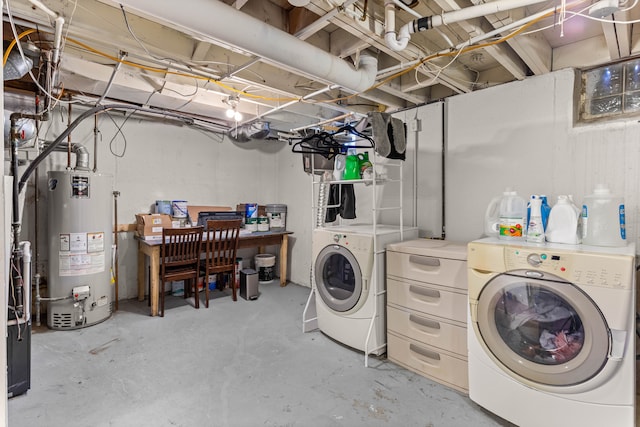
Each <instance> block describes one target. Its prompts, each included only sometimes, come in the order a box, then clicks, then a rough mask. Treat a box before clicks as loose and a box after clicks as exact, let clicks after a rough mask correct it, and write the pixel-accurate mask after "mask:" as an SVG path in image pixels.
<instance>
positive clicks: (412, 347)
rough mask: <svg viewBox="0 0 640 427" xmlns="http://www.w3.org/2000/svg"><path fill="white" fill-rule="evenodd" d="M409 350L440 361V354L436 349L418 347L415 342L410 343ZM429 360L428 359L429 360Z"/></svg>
mask: <svg viewBox="0 0 640 427" xmlns="http://www.w3.org/2000/svg"><path fill="white" fill-rule="evenodd" d="M409 350H411V351H412V352H414V353H416V354H418V355H420V356H423V357H426V358H427V359H431V360H433V361H435V362H439V361H440V355H439V354H438V353H436V352H435V351H431V350H427V349H425V348H422V347H418V346H417V345H415V344H409ZM427 362H428V361H427Z"/></svg>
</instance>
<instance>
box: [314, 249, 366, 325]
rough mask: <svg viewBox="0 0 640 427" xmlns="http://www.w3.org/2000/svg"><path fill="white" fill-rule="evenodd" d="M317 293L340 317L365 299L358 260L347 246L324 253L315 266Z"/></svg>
mask: <svg viewBox="0 0 640 427" xmlns="http://www.w3.org/2000/svg"><path fill="white" fill-rule="evenodd" d="M314 272H315V282H316V291H317V292H318V295H320V298H322V301H324V303H325V304H326V305H327V307H329V308H330V309H332V310H335V311H337V312H340V313H344V312H347V311H349V310H351V309H353V308H354V307H355V306H356V305H357V304H358V301H359V300H360V297H361V295H362V273H361V271H360V266H359V265H358V261H357V260H356V257H355V256H354V255H353V253H351V251H349V250H348V249H347V248H345V247H344V246H340V245H329V246H325V248H324V249H322V250H321V251H320V253H319V254H318V256H317V258H316V262H315V266H314Z"/></svg>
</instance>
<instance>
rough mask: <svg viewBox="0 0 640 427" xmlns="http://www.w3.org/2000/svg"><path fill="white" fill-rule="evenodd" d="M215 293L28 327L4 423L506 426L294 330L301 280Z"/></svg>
mask: <svg viewBox="0 0 640 427" xmlns="http://www.w3.org/2000/svg"><path fill="white" fill-rule="evenodd" d="M260 291H261V295H260V298H259V299H258V300H256V301H245V300H242V299H239V300H238V302H236V303H233V302H232V301H231V298H230V297H229V296H225V294H224V293H221V292H215V295H216V298H215V299H213V300H212V301H211V305H210V308H209V309H203V308H201V309H200V310H195V309H194V308H193V307H191V306H190V305H188V304H186V303H185V301H184V300H183V299H181V298H176V297H168V301H167V302H168V308H167V310H166V314H165V317H164V318H158V317H156V318H152V317H149V316H148V314H147V313H148V308H147V305H146V302H142V303H140V302H138V301H134V300H132V301H123V302H120V309H119V311H118V312H116V313H115V314H114V315H113V316H112V317H111V318H110V319H108V320H107V321H105V322H103V323H101V324H99V325H95V326H92V327H89V328H85V329H80V330H76V331H51V330H48V329H46V328H44V327H43V328H39V329H38V328H36V332H35V333H34V335H33V345H32V382H31V390H29V391H28V392H27V393H26V394H24V395H22V396H17V397H14V398H12V399H10V400H9V425H10V426H11V427H34V426H39V427H47V426H50V427H61V426H65V427H74V426H79V427H80V426H81V427H86V426H92V427H99V426H118V427H121V426H136V427H140V426H151V425H153V426H185V427H186V426H189V427H192V426H234V427H235V426H241V427H242V426H251V427H253V426H267V427H272V426H304V427H315V426H318V427H327V426H349V427H353V426H367V427H375V426H422V427H457V426H460V427H462V426H464V427H468V426H474V427H484V426H503V427H504V426H509V425H510V424H509V423H507V422H506V421H504V420H501V419H499V418H497V417H495V416H494V415H492V414H490V413H489V412H487V411H485V410H484V409H482V408H480V407H479V406H477V405H476V404H474V403H473V402H471V401H470V400H469V398H468V397H466V396H464V395H462V394H460V393H458V392H456V391H453V390H451V389H449V388H447V387H444V386H442V385H439V384H437V383H434V382H432V381H430V380H427V379H425V378H423V377H421V376H419V375H416V374H414V373H412V372H409V371H407V370H405V369H403V368H401V367H399V366H397V365H395V364H393V363H391V362H389V361H387V360H386V359H385V358H375V357H372V358H370V359H369V362H370V367H369V368H365V367H364V356H363V355H362V353H360V352H357V351H354V350H351V349H349V348H346V347H344V346H342V345H340V344H338V343H336V342H334V341H332V340H330V339H329V338H327V337H326V336H324V335H323V334H322V333H320V332H318V331H316V332H310V333H306V334H305V333H302V320H301V319H302V311H303V309H304V305H305V302H306V299H307V297H308V295H309V289H308V288H305V287H301V286H298V285H295V284H289V285H288V286H287V287H285V288H280V287H279V286H278V285H277V284H276V283H275V282H274V283H273V284H270V285H261V287H260Z"/></svg>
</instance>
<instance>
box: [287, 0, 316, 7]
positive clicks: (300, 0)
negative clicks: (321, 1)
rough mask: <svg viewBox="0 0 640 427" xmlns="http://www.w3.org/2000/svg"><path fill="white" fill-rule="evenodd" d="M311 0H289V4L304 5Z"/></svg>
mask: <svg viewBox="0 0 640 427" xmlns="http://www.w3.org/2000/svg"><path fill="white" fill-rule="evenodd" d="M310 2H311V0H289V4H291V5H292V6H296V7H304V6H306V5H308V4H309V3H310Z"/></svg>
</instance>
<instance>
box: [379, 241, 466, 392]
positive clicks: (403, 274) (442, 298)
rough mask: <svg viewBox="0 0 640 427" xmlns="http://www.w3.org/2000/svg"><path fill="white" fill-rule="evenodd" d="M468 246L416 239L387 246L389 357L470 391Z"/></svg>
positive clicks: (422, 373) (419, 371) (409, 367)
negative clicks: (468, 368) (468, 359)
mask: <svg viewBox="0 0 640 427" xmlns="http://www.w3.org/2000/svg"><path fill="white" fill-rule="evenodd" d="M466 259H467V248H466V244H463V243H454V242H447V241H442V240H427V239H417V240H410V241H406V242H401V243H396V244H392V245H389V246H388V247H387V357H388V358H389V360H391V361H393V362H395V363H397V364H398V365H401V366H403V367H405V368H407V369H409V370H411V371H413V372H416V373H418V374H420V375H423V376H425V377H427V378H430V379H432V380H434V381H437V382H439V383H442V384H444V385H447V386H449V387H451V388H454V389H456V390H458V391H461V392H464V393H466V392H468V388H469V385H468V374H467V304H468V297H467V277H466V270H467V263H466Z"/></svg>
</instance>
